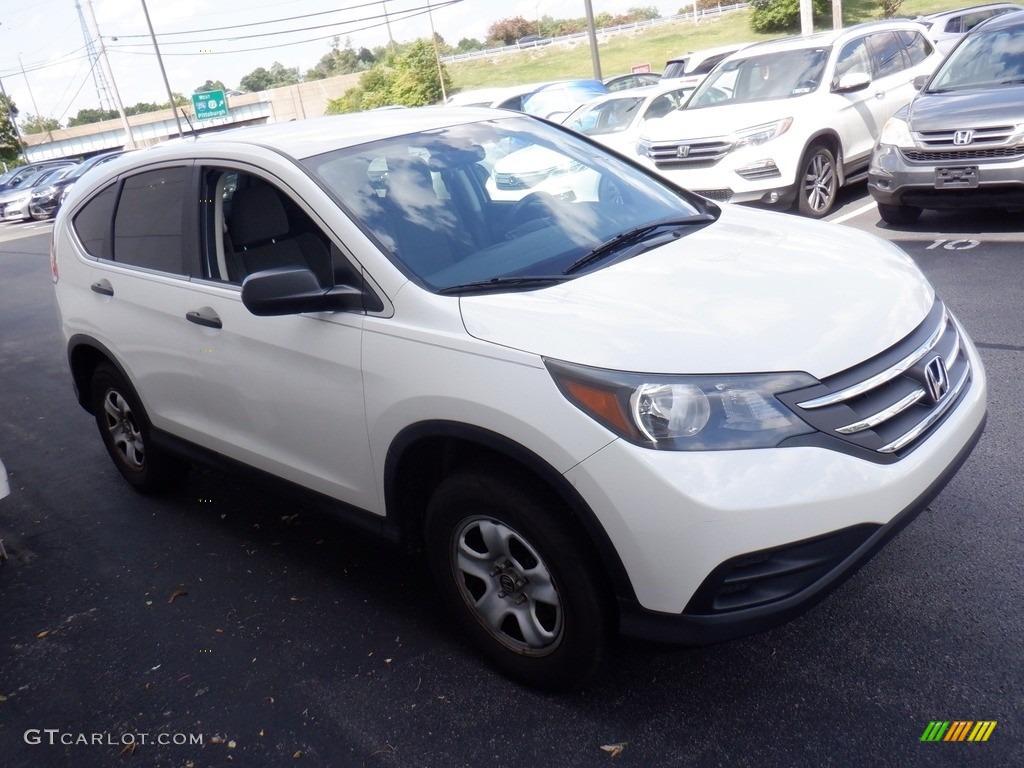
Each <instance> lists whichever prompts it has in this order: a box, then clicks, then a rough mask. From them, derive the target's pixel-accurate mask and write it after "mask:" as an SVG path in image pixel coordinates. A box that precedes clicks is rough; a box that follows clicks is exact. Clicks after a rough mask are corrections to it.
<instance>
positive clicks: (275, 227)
mask: <svg viewBox="0 0 1024 768" xmlns="http://www.w3.org/2000/svg"><path fill="white" fill-rule="evenodd" d="M228 231H229V233H230V235H231V243H232V246H233V248H234V249H235V250H234V253H233V254H232V258H231V262H230V264H229V269H230V271H231V272H233V273H235V274H231V279H232V280H234V281H237V282H241V280H243V279H244V278H245V277H246V275H250V274H252V273H253V272H260V271H262V270H265V269H273V268H275V267H307V268H309V269H310V270H312V271H313V274H315V275H316V276H317V279H318V280H319V281H320V284H321V285H323V286H325V287H327V286H330V285H331V284H332V280H333V276H332V270H331V254H330V251H329V250H328V248H327V246H326V245H325V244H324V242H323V240H321V239H320V238H319V237H317V236H316V235H314V234H311V233H309V232H302V233H299V234H297V235H290V225H289V222H288V214H287V213H286V212H285V209H284V204H283V203H282V202H281V198H280V196H279V195H278V193H277V190H275V189H274V188H273V187H271V186H269V185H267V184H263V183H260V182H257V183H254V184H250V185H249V186H246V187H242V188H240V189H238V190H236V191H235V194H234V196H233V198H232V202H231V219H230V221H229V222H228Z"/></svg>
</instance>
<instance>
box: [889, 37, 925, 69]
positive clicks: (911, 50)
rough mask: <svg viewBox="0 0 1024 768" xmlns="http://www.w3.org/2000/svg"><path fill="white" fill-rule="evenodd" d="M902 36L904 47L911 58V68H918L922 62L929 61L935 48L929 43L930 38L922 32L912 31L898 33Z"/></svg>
mask: <svg viewBox="0 0 1024 768" xmlns="http://www.w3.org/2000/svg"><path fill="white" fill-rule="evenodd" d="M896 34H898V35H899V36H900V40H902V41H903V47H904V48H905V49H906V52H907V55H908V56H909V57H910V66H912V67H913V66H916V65H917V64H920V63H921V62H922V61H924V60H925V59H927V58H928V57H929V56H930V55H931V53H932V51H933V50H934V48H933V47H932V44H931V43H930V42H929V41H928V38H927V37H925V36H924V35H922V34H921V33H920V32H911V31H910V30H906V29H905V30H901V31H900V32H897V33H896Z"/></svg>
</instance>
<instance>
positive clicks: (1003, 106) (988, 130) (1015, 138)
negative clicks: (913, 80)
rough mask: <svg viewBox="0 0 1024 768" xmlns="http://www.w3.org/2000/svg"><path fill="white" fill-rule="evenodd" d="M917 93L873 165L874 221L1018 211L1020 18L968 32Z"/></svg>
mask: <svg viewBox="0 0 1024 768" xmlns="http://www.w3.org/2000/svg"><path fill="white" fill-rule="evenodd" d="M922 85H923V87H921V88H920V90H919V91H918V93H917V95H915V96H914V98H913V100H912V101H911V102H910V103H909V104H908V105H907V106H906V107H904V108H902V109H900V110H899V111H898V112H896V113H895V115H894V116H893V117H892V118H891V119H890V120H889V121H888V122H887V123H886V124H885V127H884V128H883V129H882V133H881V136H880V137H879V140H878V144H877V146H876V147H875V150H874V153H873V155H872V158H871V166H870V169H869V171H868V191H869V192H870V193H871V197H873V198H874V200H875V202H876V203H877V204H878V213H879V215H880V216H881V217H882V219H883V220H885V221H886V222H888V223H890V224H912V223H913V222H914V221H916V220H917V218H918V216H920V215H921V211H922V210H923V209H925V208H930V209H953V208H964V207H971V208H997V209H1009V208H1020V207H1024V145H1022V142H1021V138H1022V134H1021V126H1022V125H1024V12H1020V11H1015V12H1013V13H1007V14H1004V15H1001V16H996V17H994V18H992V19H989V20H988V21H986V22H984V23H982V24H980V25H978V26H977V27H975V28H974V29H972V30H971V31H970V32H968V33H967V34H966V35H965V36H964V37H963V39H962V40H961V41H960V43H959V44H958V45H957V46H956V47H955V48H954V49H953V50H952V51H950V53H949V55H948V56H947V57H946V59H945V60H944V61H943V62H942V63H941V64H940V65H939V67H938V68H937V69H936V70H935V72H934V73H933V74H932V76H931V77H930V78H929V79H928V80H927V82H926V83H923V84H922Z"/></svg>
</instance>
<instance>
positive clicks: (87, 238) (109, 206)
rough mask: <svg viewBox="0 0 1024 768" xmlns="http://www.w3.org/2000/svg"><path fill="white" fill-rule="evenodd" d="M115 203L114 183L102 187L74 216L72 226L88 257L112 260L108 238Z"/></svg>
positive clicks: (115, 187)
mask: <svg viewBox="0 0 1024 768" xmlns="http://www.w3.org/2000/svg"><path fill="white" fill-rule="evenodd" d="M115 202H117V184H116V183H114V184H110V185H108V186H106V187H104V188H103V190H102V191H101V192H99V193H98V194H96V195H94V196H93V198H92V200H90V201H89V202H88V203H86V204H85V205H84V206H83V207H82V209H81V210H80V211H79V212H78V213H76V214H75V218H74V220H73V222H72V226H73V227H74V230H75V234H76V235H78V239H79V240H80V241H81V242H82V246H83V247H84V248H85V251H86V253H88V254H89V255H90V256H94V257H96V258H98V259H112V258H113V248H112V244H111V239H110V236H111V234H112V233H113V227H112V226H111V221H112V219H113V216H114V203H115Z"/></svg>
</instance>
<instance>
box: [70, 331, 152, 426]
mask: <svg viewBox="0 0 1024 768" xmlns="http://www.w3.org/2000/svg"><path fill="white" fill-rule="evenodd" d="M84 350H91V353H92V354H93V355H95V356H96V358H97V362H96V364H95V365H92V366H91V367H90V369H89V375H86V372H85V371H83V370H81V365H76V360H77V359H78V357H79V356H80V355H81V354H82V353H83V351H84ZM102 362H107V363H110V364H111V365H112V366H114V368H116V369H117V372H118V373H119V374H120V375H121V378H122V379H124V381H125V383H126V384H127V385H128V388H129V389H130V390H131V393H132V395H134V396H135V399H136V400H138V401H139V402H140V403H141V402H142V398H140V397H139V393H138V392H136V391H135V385H134V384H133V383H132V378H131V376H129V375H128V372H127V371H126V370H125V369H124V366H123V365H122V364H121V361H120V360H118V359H117V356H116V355H114V354H113V353H112V352H111V351H110V349H108V348H107V346H106V345H105V344H103V343H102V342H99V341H97V340H96V339H94V338H93V337H91V336H87V335H85V334H82V333H76V334H74V335H73V336H71V338H70V339H68V367H69V368H70V369H71V381H72V383H73V385H74V387H75V397H76V399H77V400H78V404H79V405H81V406H82V408H84V409H85V410H86V412H88V413H92V402H91V398H90V384H91V381H92V376H91V374H92V371H94V370H95V369H96V365H98V364H99V363H102ZM143 409H145V406H143ZM146 418H147V426H149V424H148V417H146Z"/></svg>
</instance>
